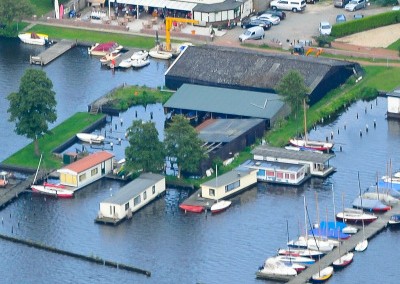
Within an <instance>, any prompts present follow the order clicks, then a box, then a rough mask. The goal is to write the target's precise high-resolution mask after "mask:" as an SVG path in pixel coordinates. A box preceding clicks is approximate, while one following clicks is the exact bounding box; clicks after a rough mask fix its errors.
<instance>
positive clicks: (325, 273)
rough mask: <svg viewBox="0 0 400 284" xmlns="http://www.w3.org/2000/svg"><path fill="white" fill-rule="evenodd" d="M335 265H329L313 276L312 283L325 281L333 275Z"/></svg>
mask: <svg viewBox="0 0 400 284" xmlns="http://www.w3.org/2000/svg"><path fill="white" fill-rule="evenodd" d="M332 274H333V267H332V266H328V267H326V268H324V269H322V270H321V271H320V272H318V273H315V274H314V275H313V276H312V277H311V281H312V283H323V282H325V281H327V280H328V279H329V278H331V277H332Z"/></svg>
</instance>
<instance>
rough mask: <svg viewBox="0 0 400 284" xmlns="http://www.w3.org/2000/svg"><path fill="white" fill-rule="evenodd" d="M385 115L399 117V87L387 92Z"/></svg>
mask: <svg viewBox="0 0 400 284" xmlns="http://www.w3.org/2000/svg"><path fill="white" fill-rule="evenodd" d="M387 108H388V110H387V116H388V117H390V118H400V88H399V89H396V90H394V91H393V92H391V93H388V94H387Z"/></svg>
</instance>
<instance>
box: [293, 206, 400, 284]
mask: <svg viewBox="0 0 400 284" xmlns="http://www.w3.org/2000/svg"><path fill="white" fill-rule="evenodd" d="M394 214H400V205H395V206H394V207H393V208H392V210H389V211H388V212H386V213H384V214H382V215H379V218H378V219H377V220H376V221H374V222H372V223H370V224H369V225H367V226H365V230H364V232H365V233H364V234H365V238H366V239H368V240H370V239H371V238H372V237H374V236H376V235H377V234H378V233H379V232H381V231H382V230H383V229H385V228H386V227H387V224H388V221H389V219H390V216H392V215H394ZM364 234H363V231H362V228H360V229H359V231H358V232H357V234H355V235H353V236H352V237H350V238H349V239H348V240H345V241H343V242H342V246H341V247H340V256H343V255H344V254H346V253H347V252H348V251H353V250H354V248H355V247H356V245H357V244H358V243H359V242H361V241H362V240H363V239H364ZM357 257H362V253H356V254H355V255H354V258H357ZM338 258H339V250H338V248H335V249H334V250H333V251H332V252H330V253H328V254H326V255H325V256H324V257H323V258H321V260H319V261H318V262H316V263H315V264H313V265H312V266H309V267H308V268H307V269H306V270H304V271H303V272H301V273H300V274H299V275H297V276H296V277H295V278H294V279H293V280H291V281H289V282H287V283H290V284H297V283H307V282H308V281H309V280H310V278H311V277H312V275H314V274H316V273H318V271H319V269H323V268H325V267H327V266H330V265H332V263H333V262H334V261H335V260H336V259H338ZM333 277H335V274H333Z"/></svg>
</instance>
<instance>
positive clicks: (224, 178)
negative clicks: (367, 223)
mask: <svg viewBox="0 0 400 284" xmlns="http://www.w3.org/2000/svg"><path fill="white" fill-rule="evenodd" d="M252 171H255V170H254V169H248V168H243V167H238V168H236V169H234V170H232V171H230V172H227V173H225V174H223V175H220V176H218V177H216V178H214V179H212V180H209V181H207V182H205V183H202V184H201V185H200V186H203V185H204V186H208V187H219V186H223V185H228V184H231V183H232V182H235V181H237V180H238V179H239V178H240V177H241V176H247V175H249V174H250V173H251V172H252Z"/></svg>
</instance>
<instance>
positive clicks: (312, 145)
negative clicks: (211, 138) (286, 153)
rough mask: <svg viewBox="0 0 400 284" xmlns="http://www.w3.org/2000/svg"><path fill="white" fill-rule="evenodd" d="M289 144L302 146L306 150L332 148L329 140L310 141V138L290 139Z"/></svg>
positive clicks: (328, 149) (326, 150)
mask: <svg viewBox="0 0 400 284" xmlns="http://www.w3.org/2000/svg"><path fill="white" fill-rule="evenodd" d="M289 142H290V144H291V145H293V146H295V147H298V148H300V149H302V148H303V150H304V149H307V150H315V151H323V152H329V151H330V150H331V149H332V148H333V144H332V143H329V142H326V143H325V142H322V141H311V140H307V141H305V140H303V139H290V140H289Z"/></svg>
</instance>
